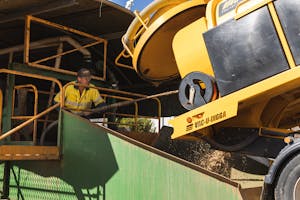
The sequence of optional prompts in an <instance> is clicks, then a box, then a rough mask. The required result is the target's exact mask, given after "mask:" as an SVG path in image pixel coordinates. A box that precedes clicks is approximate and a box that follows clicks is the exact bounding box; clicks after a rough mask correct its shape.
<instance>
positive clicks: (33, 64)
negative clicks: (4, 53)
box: [24, 15, 108, 81]
mask: <svg viewBox="0 0 300 200" xmlns="http://www.w3.org/2000/svg"><path fill="white" fill-rule="evenodd" d="M31 21H34V22H36V23H39V24H43V25H46V26H48V27H53V28H56V29H58V30H62V31H67V32H69V33H73V34H77V35H80V36H83V37H86V38H89V39H92V40H94V42H91V43H89V44H86V45H84V46H81V47H78V48H74V49H72V50H69V51H65V52H62V53H59V54H56V55H53V56H49V57H46V58H43V59H40V60H36V61H34V62H31V61H30V57H29V50H30V29H31ZM100 43H103V74H102V77H99V76H92V78H93V79H95V80H102V81H105V80H106V70H107V69H106V68H107V66H106V63H107V46H108V41H107V40H105V39H103V38H100V37H98V36H94V35H91V34H88V33H85V32H82V31H79V30H76V29H73V28H70V27H67V26H63V25H60V24H56V23H53V22H50V21H47V20H44V19H41V18H37V17H34V16H31V15H27V16H26V19H25V31H24V63H25V64H27V65H28V66H31V67H36V68H41V69H46V70H50V71H55V72H59V73H64V74H68V75H74V76H76V72H73V71H69V70H64V69H58V68H53V67H50V66H47V65H42V64H40V63H42V62H45V61H48V60H51V59H54V58H57V57H60V56H63V55H66V54H70V53H73V52H76V51H78V50H81V49H85V48H88V47H91V46H95V45H98V44H100Z"/></svg>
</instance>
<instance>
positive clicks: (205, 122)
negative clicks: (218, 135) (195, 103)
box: [195, 111, 226, 129]
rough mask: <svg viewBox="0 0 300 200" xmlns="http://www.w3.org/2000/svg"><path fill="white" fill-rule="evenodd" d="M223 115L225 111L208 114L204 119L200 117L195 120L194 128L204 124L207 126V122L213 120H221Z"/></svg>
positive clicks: (212, 121) (209, 122) (224, 115)
mask: <svg viewBox="0 0 300 200" xmlns="http://www.w3.org/2000/svg"><path fill="white" fill-rule="evenodd" d="M225 117H226V111H223V112H220V113H217V114H214V115H211V116H208V117H206V118H205V119H201V120H199V121H196V122H195V128H196V129H198V128H201V127H202V126H204V125H206V126H207V125H208V124H211V123H214V122H216V121H218V120H221V119H223V118H225Z"/></svg>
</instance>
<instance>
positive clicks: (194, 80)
mask: <svg viewBox="0 0 300 200" xmlns="http://www.w3.org/2000/svg"><path fill="white" fill-rule="evenodd" d="M299 11H300V1H298V0H297V1H292V0H210V1H209V0H178V1H176V0H174V1H171V0H170V1H168V0H157V1H153V3H152V4H150V5H149V6H148V7H147V8H145V9H144V10H143V11H142V12H141V13H138V12H135V15H136V18H135V20H134V21H133V23H132V24H131V25H130V27H129V29H128V31H127V33H126V34H125V36H124V37H123V39H122V42H123V46H124V49H125V50H126V52H127V53H128V54H129V56H130V57H131V58H132V66H133V68H134V69H135V70H136V72H137V73H138V75H139V76H140V77H141V78H143V79H145V80H147V81H149V82H151V83H153V84H154V85H159V84H160V83H162V82H165V81H169V80H171V79H175V78H178V77H180V78H181V83H180V86H179V100H180V103H181V105H182V106H183V107H184V108H186V109H187V110H188V111H187V112H186V113H184V114H182V115H180V116H177V117H175V118H174V119H173V120H171V121H170V123H171V125H172V126H173V128H174V131H173V133H172V136H171V137H172V139H193V140H195V139H196V140H199V139H206V140H207V141H209V142H210V143H211V144H212V146H213V147H216V148H218V149H221V150H225V151H242V152H243V151H244V150H245V149H247V150H246V152H250V153H252V154H254V155H258V156H263V157H268V158H276V160H275V162H274V164H273V165H272V167H271V169H270V171H269V175H268V176H266V180H265V182H266V183H267V184H270V185H272V184H274V183H275V181H276V177H278V176H279V174H280V172H279V171H280V170H281V169H283V168H284V167H283V166H285V165H288V164H289V161H288V160H289V159H291V158H293V156H296V155H298V153H299V152H300V145H298V144H299V142H295V141H298V140H297V138H298V134H297V132H295V131H294V128H295V127H298V126H299V122H300V121H299V119H300V115H299V114H300V100H299V98H300V68H299V65H300V45H299V44H300V38H299V32H300V28H299V27H300V17H299V14H298V13H299ZM241 135H248V137H242V139H240V142H238V143H234V142H232V141H234V140H235V139H237V138H239V137H240V136H241ZM258 136H262V137H258ZM220 138H221V139H220ZM257 138H259V139H258V140H257ZM278 139H285V142H286V143H288V144H289V145H288V146H287V147H285V148H290V150H288V151H284V150H282V149H283V148H284V146H285V145H286V144H284V142H283V140H278ZM224 140H232V141H229V144H230V145H228V143H223V144H222V141H224ZM220 141H221V142H220ZM254 141H256V142H254ZM258 141H259V142H258ZM270 141H271V142H270ZM278 141H281V142H278ZM233 143H234V144H233ZM292 143H293V144H294V145H291V144H292ZM297 145H298V147H296V146H297ZM292 149H293V150H292ZM295 149H297V151H296V150H295ZM280 151H281V153H280V154H279V152H280ZM282 152H285V153H282ZM291 152H293V153H291ZM295 152H297V153H295ZM282 154H285V155H282ZM298 161H299V162H300V159H299V160H298ZM298 161H297V162H298ZM289 167H290V168H292V167H291V166H289ZM284 169H285V168H284ZM286 169H287V168H286ZM295 177H297V175H295ZM281 179H282V177H281ZM298 180H300V179H298ZM298 182H299V181H297V183H298ZM293 183H295V184H294V185H293V186H294V187H295V188H294V192H295V191H299V195H296V196H298V197H299V196H300V186H299V187H298V184H296V182H293ZM299 185H300V184H299ZM275 193H276V192H275ZM283 193H284V192H283ZM278 195H279V194H277V196H278ZM275 196H276V195H275ZM279 196H280V195H279ZM294 196H295V195H294ZM276 199H292V198H276ZM294 199H295V198H294ZM296 199H297V198H296Z"/></svg>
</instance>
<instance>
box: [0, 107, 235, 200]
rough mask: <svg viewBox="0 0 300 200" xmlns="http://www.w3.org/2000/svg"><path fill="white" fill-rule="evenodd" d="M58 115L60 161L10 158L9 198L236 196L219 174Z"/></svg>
mask: <svg viewBox="0 0 300 200" xmlns="http://www.w3.org/2000/svg"><path fill="white" fill-rule="evenodd" d="M61 119H62V121H63V123H62V125H61V127H60V128H61V131H62V137H63V138H62V141H63V150H62V151H63V152H62V153H63V157H62V160H61V161H18V162H14V167H13V168H12V170H11V182H10V184H11V188H10V198H11V199H25V200H38V199H39V200H40V199H47V200H52V199H53V200H54V199H55V200H64V199H65V200H69V199H70V200H71V199H80V200H83V199H87V200H177V199H178V200H183V199H184V200H194V199H197V200H198V199H199V200H206V199H207V200H218V199H220V200H235V199H241V197H240V193H239V187H238V184H236V183H233V182H230V181H229V180H227V179H225V178H223V177H220V176H218V175H216V174H212V173H209V172H206V171H205V170H203V169H201V168H198V167H197V166H194V165H192V164H190V163H187V162H185V161H183V160H180V159H178V158H175V157H172V156H170V155H168V154H165V153H163V152H160V151H158V150H155V149H152V148H151V147H149V146H146V145H143V144H140V143H138V142H135V141H132V140H131V139H128V138H125V137H124V136H120V135H119V134H118V133H114V132H112V131H111V130H108V129H104V128H101V127H99V126H97V125H94V124H91V123H89V122H88V121H87V120H84V119H81V118H79V117H78V116H75V115H73V114H71V113H68V112H65V111H63V112H62V118H61ZM2 171H3V165H1V168H0V172H2ZM2 174H3V173H2Z"/></svg>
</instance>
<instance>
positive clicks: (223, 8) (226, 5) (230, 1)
mask: <svg viewBox="0 0 300 200" xmlns="http://www.w3.org/2000/svg"><path fill="white" fill-rule="evenodd" d="M241 1H243V0H227V1H224V2H222V3H221V4H220V6H219V17H221V16H223V15H225V14H226V13H229V12H230V11H232V10H233V9H235V7H236V6H237V5H238V4H239V3H240V2H241Z"/></svg>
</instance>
